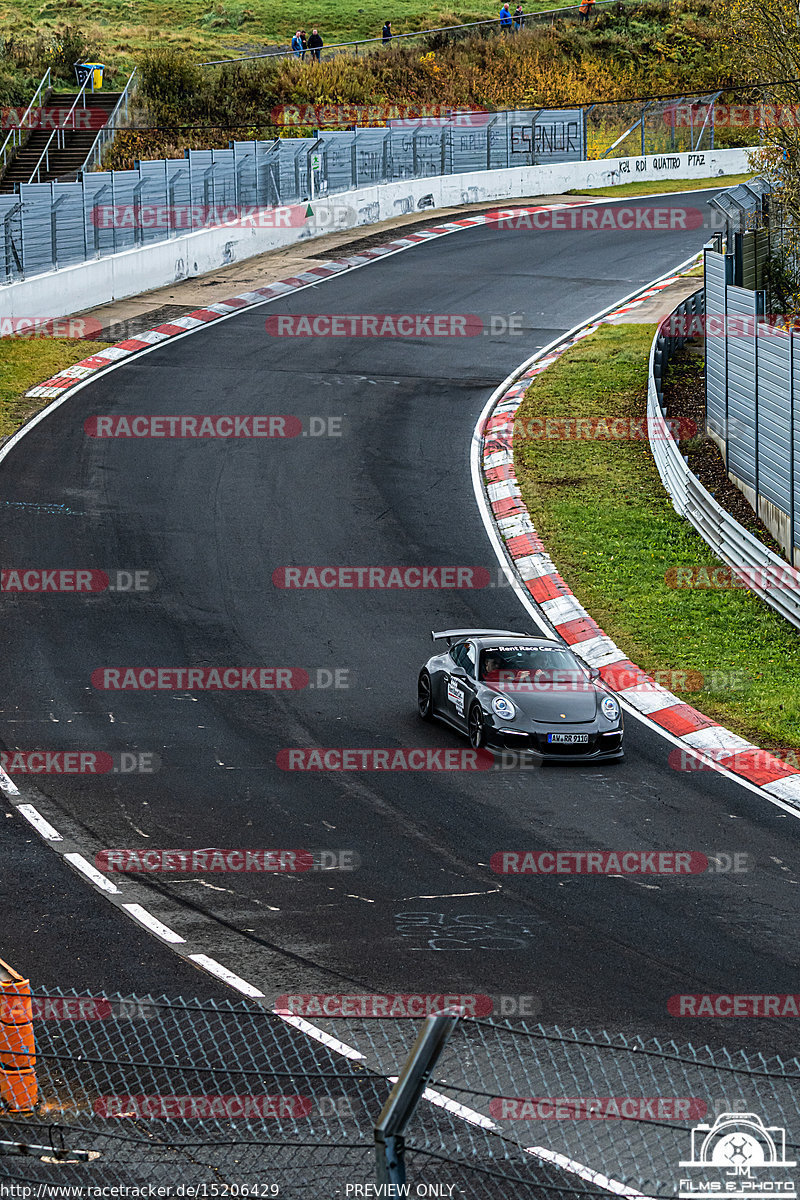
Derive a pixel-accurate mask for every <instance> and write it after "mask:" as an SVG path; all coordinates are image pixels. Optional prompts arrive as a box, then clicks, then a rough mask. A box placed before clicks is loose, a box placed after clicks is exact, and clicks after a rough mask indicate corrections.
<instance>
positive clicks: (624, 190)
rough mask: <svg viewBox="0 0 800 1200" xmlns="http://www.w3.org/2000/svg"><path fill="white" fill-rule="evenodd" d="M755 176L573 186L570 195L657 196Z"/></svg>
mask: <svg viewBox="0 0 800 1200" xmlns="http://www.w3.org/2000/svg"><path fill="white" fill-rule="evenodd" d="M752 178H753V172H752V171H748V172H747V174H746V175H716V176H711V175H709V176H707V177H706V178H705V179H661V180H653V181H652V182H647V183H620V184H618V185H617V186H616V187H604V188H573V189H572V191H571V192H567V193H566V194H567V195H568V196H657V195H659V194H660V193H661V192H689V191H691V192H695V191H700V189H701V188H727V187H735V186H736V184H737V183H746V182H747V180H748V179H752Z"/></svg>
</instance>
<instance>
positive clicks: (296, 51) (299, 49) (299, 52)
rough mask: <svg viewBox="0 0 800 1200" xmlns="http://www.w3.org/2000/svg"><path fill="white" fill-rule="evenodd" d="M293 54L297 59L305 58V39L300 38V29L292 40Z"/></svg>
mask: <svg viewBox="0 0 800 1200" xmlns="http://www.w3.org/2000/svg"><path fill="white" fill-rule="evenodd" d="M292 54H293V55H294V56H295V58H302V57H303V39H302V37H301V36H300V30H299V29H298V31H297V33H296V34H295V35H294V37H293V38H292Z"/></svg>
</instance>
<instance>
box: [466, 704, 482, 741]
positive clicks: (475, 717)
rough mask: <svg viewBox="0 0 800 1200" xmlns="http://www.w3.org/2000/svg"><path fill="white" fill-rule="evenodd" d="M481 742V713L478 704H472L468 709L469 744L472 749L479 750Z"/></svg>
mask: <svg viewBox="0 0 800 1200" xmlns="http://www.w3.org/2000/svg"><path fill="white" fill-rule="evenodd" d="M483 742H484V730H483V713H482V711H481V706H480V705H479V704H473V706H472V708H471V709H470V710H469V744H470V746H472V749H473V750H480V749H481V748H482V746H483Z"/></svg>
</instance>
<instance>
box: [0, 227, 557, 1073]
mask: <svg viewBox="0 0 800 1200" xmlns="http://www.w3.org/2000/svg"><path fill="white" fill-rule="evenodd" d="M567 207H570V205H568V204H550V205H539V206H536V207H532V208H527V209H520V211H525V212H545V211H549V210H550V209H557V208H567ZM484 224H486V215H485V214H476V215H475V216H474V217H464V218H460V219H459V220H457V221H448V222H446V223H443V224H440V225H434V226H431V228H429V229H422V230H417V231H415V232H414V233H409V234H407V235H406V236H405V237H402V238H396V239H395V240H393V241H391V242H387V243H386V244H385V245H383V246H378V247H376V248H374V249H370V250H364V251H362V252H361V253H360V254H354V255H349V256H348V257H346V258H340V259H331V260H330V261H328V262H324V263H321V264H319V265H318V266H315V267H311V268H309V270H307V271H304V272H303V273H302V274H299V275H294V276H291V277H289V278H288V279H281V280H279V281H278V282H276V283H272V284H269V286H267V287H263V288H257V289H255V290H254V291H250V292H242V293H241V294H240V295H238V296H233V297H232V298H231V299H229V300H224V301H220V302H218V303H216V304H209V305H208V306H207V307H205V308H198V309H195V310H194V311H193V312H190V313H187V314H186V315H185V316H182V317H178V318H176V319H174V320H171V321H167V322H165V323H164V324H163V325H157V326H155V327H154V328H153V329H150V330H147V331H146V332H145V333H140V334H136V336H135V337H131V338H126V339H125V340H124V341H122V342H119V343H117V344H116V345H113V346H109V347H108V348H107V349H104V350H101V351H99V352H98V353H97V354H93V355H92V356H91V357H90V358H85V359H83V361H82V362H78V363H75V365H74V366H71V367H68V368H66V370H64V371H61V372H59V374H58V375H54V376H53V377H52V378H51V379H48V380H46V381H45V382H44V383H41V384H39V385H38V386H37V387H33V388H31V389H30V391H28V392H27V393H26V395H27V396H30V397H32V398H38V399H45V400H49V401H50V402H51V403H50V404H48V405H46V406H45V407H44V408H43V409H41V410H40V411H39V412H38V413H36V414H35V415H34V416H33V417H31V419H30V420H29V421H28V422H26V424H25V425H23V426H22V428H21V429H19V430H18V431H17V432H16V433H15V434H13V435H12V436H11V437H10V438H9V439H8V440H7V441H6V442H5V444H4V445H3V446H2V448H0V462H2V460H3V459H4V458H5V457H6V456H7V455H8V454H9V453H10V452H11V450H12V449H13V448H14V447H15V446H16V445H17V443H18V442H19V441H20V440H21V439H22V438H23V437H24V436H25V434H26V433H27V432H29V430H31V429H32V428H33V427H34V426H35V425H37V424H39V422H40V421H42V420H44V419H45V418H46V417H47V416H48V414H49V413H51V412H53V411H54V410H55V409H56V408H59V407H60V406H61V405H62V404H63V403H65V401H67V400H68V399H69V397H70V396H71V395H72V394H73V393H75V392H78V391H81V390H82V389H83V388H84V387H86V386H87V384H88V383H89V382H90V381H91V380H92V379H93V378H94V377H95V376H96V375H98V374H99V373H101V372H103V373H109V372H111V371H112V370H115V369H116V368H117V367H119V366H122V365H123V364H124V363H126V362H128V361H129V360H130V359H131V358H132V357H133V356H135V355H139V356H141V355H144V354H147V353H151V352H153V351H154V350H156V349H158V347H159V346H161V345H162V344H163V343H164V342H166V341H169V340H170V339H171V338H177V337H188V336H190V335H191V334H193V333H195V332H196V331H197V330H198V329H203V328H205V327H207V326H208V325H210V324H212V323H213V322H215V321H221V320H226V319H230V318H231V317H234V316H236V314H237V313H239V312H241V311H243V310H246V309H248V308H254V307H257V306H259V305H265V304H269V303H271V302H273V301H275V300H278V299H280V298H282V297H283V296H288V295H290V294H291V293H292V292H297V291H301V290H303V289H304V288H307V287H313V286H315V285H318V284H320V283H322V282H323V281H324V280H325V279H331V278H333V277H335V276H336V275H340V274H343V273H347V272H349V271H354V270H357V269H358V268H359V267H364V266H367V265H368V264H369V263H370V262H373V261H375V260H377V259H381V258H385V257H387V256H389V255H392V254H398V253H400V252H401V251H403V250H408V249H410V248H411V247H412V246H415V245H418V244H419V243H420V242H427V241H431V240H432V239H434V238H438V237H443V236H445V235H447V234H450V233H456V232H458V231H459V230H462V229H467V228H470V227H473V226H478V225H484ZM0 791H2V792H3V793H5V795H6V796H7V797H8V799H9V802H10V803H11V804H12V805H13V807H14V808H15V809H16V810H17V812H19V814H20V816H22V817H23V818H24V819H25V820H26V821H27V822H28V824H29V825H31V826H32V828H33V829H35V830H36V832H37V833H38V834H39V835H40V836H41V837H42V838H43V839H44V840H45V841H46V842H47V843H48V845H50V846H51V847H52V848H53V849H54V850H56V852H57V853H59V854H60V855H61V857H62V858H63V859H64V861H65V862H67V863H69V865H70V866H71V867H72V868H73V869H74V870H76V871H78V872H79V873H80V874H81V875H82V876H83V878H84V879H85V880H87V881H88V882H89V883H91V884H92V886H93V887H94V888H96V889H97V890H98V891H99V892H101V893H102V894H103V895H104V896H105V897H106V899H107V900H111V902H112V903H113V904H114V905H115V906H116V907H117V908H119V909H121V910H122V911H124V912H125V913H126V914H127V915H128V916H129V917H131V918H133V920H135V921H136V922H137V923H138V924H139V925H142V926H143V927H144V928H145V929H147V930H148V931H149V932H150V933H152V934H154V935H155V936H156V937H157V938H159V939H160V940H161V941H162V942H164V943H166V944H167V945H169V946H171V947H172V948H173V949H174V950H176V951H177V953H178V954H180V955H181V956H182V957H183V958H185V959H187V960H189V961H191V962H193V963H194V964H195V966H198V967H200V968H201V969H202V970H204V971H208V972H209V973H210V974H211V975H214V976H215V977H216V978H217V979H220V980H222V981H223V982H224V983H226V984H228V986H230V987H232V988H235V989H236V991H239V992H241V993H242V994H243V995H245V996H248V997H250V998H251V999H263V998H264V993H263V992H262V991H261V990H260V989H259V988H257V987H256V986H254V985H253V984H251V983H248V982H247V980H245V979H241V978H240V977H239V976H238V975H236V974H234V973H233V972H232V971H230V970H229V969H228V968H227V967H225V966H223V965H222V964H221V963H218V962H217V961H216V960H215V959H213V958H210V957H208V955H205V954H194V953H191V952H190V951H191V948H190V946H189V945H188V943H187V941H186V939H185V938H183V937H182V936H181V935H180V934H178V933H176V931H175V930H173V929H171V928H170V927H169V926H168V925H166V924H164V922H163V921H160V920H159V919H158V918H157V917H155V916H153V914H152V913H150V912H148V911H147V909H146V908H144V907H143V905H141V904H137V903H132V902H128V899H127V897H128V896H130V895H131V891H130V888H129V889H127V890H126V889H125V888H124V887H123V886H121V885H120V884H117V883H115V882H114V881H113V880H112V879H110V878H109V877H108V876H107V875H105V874H104V873H103V872H102V871H99V870H98V869H97V868H96V867H95V866H94V865H93V864H92V863H91V862H89V860H88V859H87V858H86V857H85V856H84V855H82V854H80V853H77V852H74V851H73V850H72V849H70V843H69V841H68V840H67V839H65V838H64V837H62V835H61V834H60V833H59V832H58V830H57V829H55V828H54V826H53V825H51V824H50V822H49V821H48V820H47V819H46V818H45V817H44V816H43V815H42V814H41V813H40V812H39V811H38V809H37V808H36V807H35V805H33V804H31V803H28V802H26V801H25V798H24V796H23V795H22V794H21V793H20V791H19V789H18V787H17V786H16V784H15V783H14V781H13V779H11V777H10V776H9V775H8V774H7V773H6V772H5V771H4V770H3V768H2V767H0ZM285 1019H286V1020H287V1021H289V1022H290V1023H293V1024H296V1025H297V1027H298V1028H301V1027H302V1028H303V1030H304V1031H305V1032H306V1033H308V1034H309V1035H310V1036H313V1037H317V1038H318V1040H321V1041H323V1042H324V1044H326V1045H328V1044H333V1043H335V1047H336V1049H337V1051H338V1052H339V1053H344V1052H345V1050H346V1049H347V1050H348V1052H349V1053H350V1054H351V1056H354V1057H357V1058H361V1057H363V1055H361V1054H360V1053H359V1052H358V1051H356V1050H353V1049H352V1048H346V1047H344V1046H343V1044H342V1043H339V1042H337V1041H336V1039H335V1038H334V1039H332V1038H331V1037H330V1035H328V1034H326V1033H324V1032H323V1031H322V1030H317V1029H316V1028H315V1026H313V1025H310V1024H309V1023H308V1022H306V1021H301V1019H300V1018H294V1017H292V1018H289V1017H287V1018H285Z"/></svg>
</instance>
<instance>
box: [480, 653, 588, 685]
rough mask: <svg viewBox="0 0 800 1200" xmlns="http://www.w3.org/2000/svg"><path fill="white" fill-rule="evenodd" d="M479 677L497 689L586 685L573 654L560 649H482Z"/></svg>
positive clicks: (586, 680)
mask: <svg viewBox="0 0 800 1200" xmlns="http://www.w3.org/2000/svg"><path fill="white" fill-rule="evenodd" d="M480 678H481V680H482V681H483V682H484V683H488V684H489V685H490V686H492V687H497V688H500V689H505V688H514V689H521V688H525V687H536V686H543V687H559V686H560V687H565V688H570V687H575V686H578V687H586V686H587V684H589V681H588V679H587V676H586V673H585V671H584V670H583V669H582V668H581V665H580V663H579V662H578V660H577V659H576V658H575V656H574V654H572V653H571V652H570V651H569V650H564V649H562V648H561V647H560V646H554V647H553V648H552V649H550V648H549V647H546V646H500V647H496V648H492V649H490V650H482V651H481V660H480ZM589 686H591V684H589Z"/></svg>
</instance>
